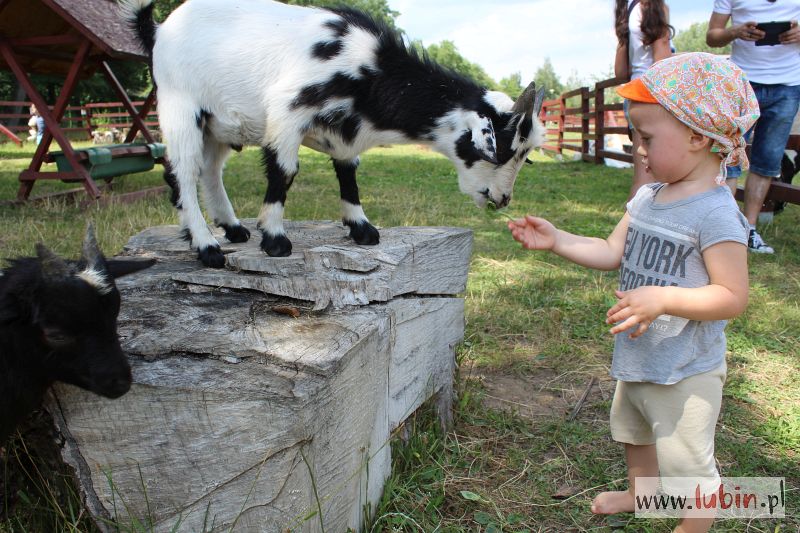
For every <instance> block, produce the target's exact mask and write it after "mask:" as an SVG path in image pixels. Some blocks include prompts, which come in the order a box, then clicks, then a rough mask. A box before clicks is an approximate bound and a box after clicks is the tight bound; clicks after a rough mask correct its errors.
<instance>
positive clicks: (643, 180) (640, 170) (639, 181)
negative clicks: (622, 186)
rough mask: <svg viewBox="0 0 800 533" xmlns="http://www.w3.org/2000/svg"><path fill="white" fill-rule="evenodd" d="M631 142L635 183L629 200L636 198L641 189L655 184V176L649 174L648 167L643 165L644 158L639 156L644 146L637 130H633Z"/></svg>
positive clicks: (632, 184) (632, 185)
mask: <svg viewBox="0 0 800 533" xmlns="http://www.w3.org/2000/svg"><path fill="white" fill-rule="evenodd" d="M631 141H632V142H633V152H631V153H632V154H633V182H632V183H631V190H630V193H629V194H628V200H630V199H631V198H633V197H634V196H636V191H638V190H639V187H641V186H642V185H646V184H648V183H653V182H655V180H654V179H653V176H652V175H651V174H649V173H648V172H647V167H645V165H644V163H642V156H640V155H639V154H638V152H639V146H641V144H642V137H641V135H639V133H638V132H637V131H636V130H633V136H632V137H631Z"/></svg>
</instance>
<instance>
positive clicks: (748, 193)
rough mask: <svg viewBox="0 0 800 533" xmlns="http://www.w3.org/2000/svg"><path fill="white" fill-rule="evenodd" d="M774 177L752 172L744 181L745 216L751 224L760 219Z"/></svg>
mask: <svg viewBox="0 0 800 533" xmlns="http://www.w3.org/2000/svg"><path fill="white" fill-rule="evenodd" d="M771 184H772V178H768V177H766V176H762V175H761V174H756V173H755V172H750V173H749V174H748V175H747V180H746V181H745V182H744V216H745V218H747V221H748V222H749V223H750V224H751V225H755V223H756V222H757V221H758V214H759V213H760V212H761V206H762V205H764V200H765V199H766V197H767V193H768V192H769V187H770V185H771Z"/></svg>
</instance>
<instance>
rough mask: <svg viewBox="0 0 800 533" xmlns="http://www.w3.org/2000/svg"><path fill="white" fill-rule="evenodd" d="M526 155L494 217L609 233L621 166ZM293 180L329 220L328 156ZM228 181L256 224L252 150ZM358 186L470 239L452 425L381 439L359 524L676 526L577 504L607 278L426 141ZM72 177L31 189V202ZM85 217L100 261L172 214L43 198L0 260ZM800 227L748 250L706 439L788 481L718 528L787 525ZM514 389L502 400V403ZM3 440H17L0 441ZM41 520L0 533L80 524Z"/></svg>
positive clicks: (67, 248)
mask: <svg viewBox="0 0 800 533" xmlns="http://www.w3.org/2000/svg"><path fill="white" fill-rule="evenodd" d="M31 155H32V150H31V149H30V148H23V149H18V148H15V147H9V145H0V158H2V160H0V201H2V200H6V199H8V200H10V199H13V198H14V197H15V195H16V188H17V181H16V176H17V174H18V173H19V171H20V170H22V169H23V168H24V167H25V165H26V163H27V160H28V159H29V158H30V156H31ZM534 159H535V162H536V164H534V165H532V166H525V167H524V169H523V171H522V173H521V174H520V177H519V179H518V182H517V185H516V188H515V193H514V200H513V202H512V204H511V206H510V208H509V209H508V210H507V212H508V213H510V214H511V215H514V216H517V215H522V214H524V213H536V214H539V215H541V216H544V217H547V218H549V219H550V220H551V221H553V222H554V223H555V224H556V225H557V226H559V227H562V228H564V229H566V230H568V231H572V232H575V233H583V234H589V235H596V236H605V235H607V234H608V233H609V232H610V231H611V230H612V229H613V227H614V225H615V224H616V223H617V221H618V220H619V218H620V216H621V215H622V213H623V209H624V199H625V197H626V195H627V190H628V187H629V184H630V178H631V175H630V171H629V170H619V169H613V168H608V167H601V166H594V165H589V164H584V163H557V162H554V161H552V160H551V159H549V158H547V157H543V156H536V157H534ZM300 172H301V173H300V175H299V176H298V178H297V180H296V181H295V184H294V185H293V187H292V190H291V191H290V193H289V197H288V204H287V209H286V216H287V218H289V219H294V220H303V219H315V220H337V219H338V218H339V202H338V200H337V198H338V185H337V182H336V179H335V177H334V175H333V172H332V169H331V168H330V163H329V161H328V158H327V157H326V156H323V155H321V154H317V153H315V152H311V151H308V150H303V152H302V153H301V171H300ZM226 175H227V179H226V184H227V188H228V191H229V193H230V196H231V200H232V202H233V204H234V206H235V207H236V210H237V213H238V214H239V215H240V216H241V217H243V218H248V217H255V216H256V215H257V213H258V210H259V208H260V204H261V199H262V198H263V194H264V189H265V180H264V177H263V171H262V169H261V166H260V157H259V153H258V151H257V150H253V149H247V150H245V151H243V152H242V153H241V154H234V156H233V157H232V158H231V159H230V161H229V164H228V168H227V174H226ZM359 178H360V179H359V183H360V185H361V187H360V189H361V192H362V201H363V204H364V208H365V211H366V212H367V214H368V215H369V217H370V219H371V220H372V221H373V222H374V223H377V224H379V225H380V226H384V227H388V226H396V225H452V226H465V227H470V228H472V229H473V231H474V236H475V246H474V253H473V258H472V263H471V268H470V275H469V282H468V286H467V293H466V304H467V310H466V313H467V316H466V319H467V331H466V339H465V342H464V343H463V344H462V345H460V346H459V347H458V349H457V356H458V360H459V365H460V377H459V383H458V389H459V399H458V404H457V408H456V422H455V426H454V428H453V429H452V431H449V432H447V433H444V432H442V431H441V430H440V429H438V427H437V424H436V423H435V417H434V416H433V415H432V414H431V413H430V412H427V411H425V410H423V411H421V412H420V413H418V414H417V415H415V416H414V417H413V418H412V419H411V420H410V421H409V422H408V424H409V425H410V426H412V430H413V431H411V438H410V440H409V441H408V442H407V443H404V442H402V441H397V442H394V443H393V457H394V471H393V474H392V477H391V478H390V479H389V480H388V482H387V485H386V490H385V494H384V497H383V500H382V501H381V504H380V505H379V507H378V509H377V511H376V512H375V513H374V514H373V516H375V517H376V520H375V522H374V525H373V526H372V530H373V531H409V532H410V531H447V532H457V531H486V532H489V531H514V532H522V531H548V532H550V531H552V532H568V531H631V532H632V531H645V532H666V531H669V530H670V527H671V526H672V525H673V524H674V522H671V521H669V520H662V521H655V520H646V521H645V520H636V519H634V518H633V517H631V516H625V515H621V516H617V517H611V518H600V517H593V516H592V515H591V514H590V512H589V503H590V502H591V499H592V497H593V496H594V495H595V494H596V493H597V492H598V491H600V490H606V489H607V488H609V487H619V488H621V487H623V486H624V484H623V483H622V482H621V481H620V480H621V479H622V478H624V476H625V465H624V460H623V455H622V449H621V447H620V446H619V445H617V444H615V443H613V442H612V441H611V439H610V435H609V430H608V409H609V405H610V399H611V396H612V394H613V382H612V381H611V380H610V379H609V378H608V377H607V376H608V368H609V366H610V361H611V356H610V354H611V349H612V344H613V340H612V338H611V336H610V335H609V334H608V332H607V326H606V325H605V323H604V320H603V317H604V316H605V311H606V309H607V308H608V307H609V306H610V304H611V302H612V301H613V288H614V286H615V283H616V275H615V273H599V272H592V271H588V270H586V269H583V268H580V267H577V266H575V265H573V264H571V263H569V262H567V261H564V260H562V259H560V258H558V257H556V256H553V255H549V254H544V253H531V252H525V251H523V250H521V249H520V248H519V246H518V245H516V244H515V243H514V242H513V241H512V239H511V238H510V236H509V234H508V231H507V230H506V229H505V218H504V217H503V216H502V215H501V214H499V213H496V212H492V211H483V210H479V209H477V208H475V207H474V206H473V205H472V204H471V201H470V200H469V198H467V197H466V196H464V195H461V194H460V193H459V192H458V188H457V179H456V174H455V170H454V169H453V167H452V165H451V164H450V163H449V162H448V161H447V160H446V159H444V158H442V157H441V156H439V155H436V154H434V153H433V152H430V151H428V150H424V149H421V148H417V147H396V148H379V149H375V150H372V151H370V152H368V153H367V154H365V155H364V157H363V159H362V165H361V168H360V171H359ZM160 183H161V178H160V173H159V172H156V171H153V172H149V173H145V174H140V175H136V176H128V177H125V178H117V179H115V180H114V187H115V191H120V192H124V191H130V190H136V189H141V188H145V187H150V186H155V185H159V184H160ZM70 187H74V185H72V186H70V185H64V184H60V183H49V184H44V185H36V187H35V188H34V194H43V193H45V192H52V191H54V190H58V189H64V188H70ZM87 218H91V219H93V220H94V221H95V226H96V228H97V233H98V239H99V241H100V244H101V246H102V247H103V249H104V250H105V251H106V253H107V254H108V255H112V254H114V253H117V252H119V251H120V250H121V249H122V246H123V245H124V243H125V242H126V241H127V239H128V237H130V236H131V235H133V234H135V233H136V232H138V231H141V230H142V229H144V228H146V227H149V226H154V225H160V224H174V223H176V221H177V217H176V215H175V213H174V211H173V209H172V207H171V206H170V205H169V202H168V200H167V198H166V195H165V196H164V197H157V198H155V197H154V198H148V199H144V200H141V201H138V202H136V203H133V204H127V205H116V206H113V207H96V206H95V207H89V208H88V209H81V208H80V207H79V206H76V205H74V204H71V203H64V202H55V201H48V202H46V203H43V204H39V205H33V204H31V205H21V206H10V205H3V206H0V224H2V227H3V228H4V230H3V232H2V233H1V234H0V250H2V252H1V255H2V256H3V257H14V256H18V255H30V254H31V253H32V252H33V244H34V243H35V242H37V241H43V242H45V243H47V244H48V245H49V246H50V247H51V248H53V249H54V250H55V251H56V252H58V253H61V254H64V255H66V256H70V257H76V256H77V255H78V254H79V249H80V243H81V239H82V234H83V231H84V227H85V220H86V219H87ZM798 227H800V207H798V206H787V208H786V211H785V212H784V213H782V214H781V215H779V216H777V217H776V219H775V222H774V223H773V224H772V225H771V226H768V227H766V228H764V231H763V232H762V235H763V236H764V238H765V239H766V240H767V242H769V244H770V245H772V246H773V247H774V248H775V249H776V254H775V255H774V256H755V255H751V256H750V274H751V298H750V306H749V308H748V310H747V312H746V313H745V314H744V315H743V316H741V317H739V318H737V319H736V320H734V321H732V323H731V324H730V325H729V327H728V339H729V350H730V353H729V356H728V364H729V377H728V383H727V385H726V389H725V398H724V402H723V413H722V416H721V420H720V422H719V425H718V431H717V458H718V460H719V462H720V465H721V467H722V472H723V475H726V476H782V477H786V478H787V483H788V486H789V489H790V492H788V494H787V496H788V515H787V518H786V519H782V520H771V521H770V520H764V521H754V522H749V523H748V522H744V521H725V522H718V524H717V525H716V527H715V531H731V532H739V531H741V532H744V531H752V532H767V531H769V532H771V533H772V532H775V531H780V532H798V531H800V516H798V509H800V496H798V492H797V488H798V486H800V466H798V463H800V372H798V371H799V370H800V360H799V359H798V357H799V356H800V338H798V335H797V332H798V324H799V323H800V304H799V302H800V234H799V233H798V231H797V228H798ZM592 377H596V378H597V379H598V384H597V385H596V386H595V387H594V388H593V389H592V391H591V393H590V394H589V396H588V400H587V401H586V403H585V404H584V406H583V408H582V409H581V411H580V412H579V414H578V416H577V417H576V418H575V419H574V420H571V421H570V420H568V414H569V411H570V410H571V408H572V406H574V404H575V402H576V401H577V399H578V397H579V396H580V395H581V393H582V392H583V391H584V389H585V387H586V384H587V383H588V382H589V380H590V379H591V378H592ZM498 383H500V384H502V386H498ZM515 387H516V388H517V389H518V394H516V395H512V394H511V392H512V391H513V390H515ZM18 446H20V442H19V441H17V442H16V443H14V444H12V445H11V446H10V447H9V449H10V450H12V451H13V450H15V449H17V448H15V447H18ZM7 456H12V454H10V453H7ZM7 460H10V459H7ZM554 495H555V496H557V497H558V498H560V499H554V498H553V496H554ZM50 501H54V500H53V499H50ZM53 506H55V504H54V505H53ZM44 512H45V511H43V510H41V511H38V512H37V514H41V513H44ZM50 512H51V513H52V514H53V515H54V516H56V518H54V519H53V520H55V522H57V523H59V524H60V525H59V526H58V529H53V528H52V527H51V526H50V525H49V524H52V523H55V522H53V521H51V522H48V526H47V528H46V529H37V527H38V526H37V522H35V521H33V522H31V520H35V519H32V518H31V517H30V515H31V514H32V513H31V512H30V507H26V506H25V505H22V504H21V505H18V508H17V510H16V511H15V513H16V514H15V515H12V516H10V517H8V518H6V519H5V522H0V531H8V532H11V531H13V532H17V531H31V532H35V531H84V530H85V528H88V527H89V526H87V525H85V524H86V521H85V519H84V518H83V517H81V520H79V521H77V522H76V521H73V522H70V518H69V517H70V516H74V515H76V512H75V511H70V512H67V511H64V510H63V505H62V507H61V508H60V510H51V511H50ZM78 514H79V513H78ZM59 517H60V518H59ZM26 520H27V522H26ZM38 523H43V522H38ZM70 524H72V525H70ZM76 524H77V525H76Z"/></svg>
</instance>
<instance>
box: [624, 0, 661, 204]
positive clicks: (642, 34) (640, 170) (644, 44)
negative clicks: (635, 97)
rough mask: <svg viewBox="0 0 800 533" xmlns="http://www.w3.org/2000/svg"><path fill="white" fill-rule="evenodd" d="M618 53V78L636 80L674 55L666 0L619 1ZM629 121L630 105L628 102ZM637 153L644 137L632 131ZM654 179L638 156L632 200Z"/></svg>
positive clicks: (626, 110) (632, 187) (626, 113)
mask: <svg viewBox="0 0 800 533" xmlns="http://www.w3.org/2000/svg"><path fill="white" fill-rule="evenodd" d="M614 18H615V32H616V35H617V53H616V57H615V58H614V76H616V77H618V78H625V79H626V80H634V79H636V78H638V77H640V76H641V75H642V74H644V72H645V71H646V70H647V69H648V68H650V65H652V64H653V63H655V62H656V61H659V60H661V59H664V58H666V57H669V56H671V55H672V44H671V42H670V39H671V38H672V35H673V34H674V33H675V30H674V29H673V27H672V26H670V25H669V7H668V6H667V4H666V2H664V0H616V4H615V7H614ZM624 105H625V118H626V119H627V120H628V124H630V123H631V121H630V118H629V117H628V103H627V101H626V102H625V104H624ZM631 142H632V143H633V152H632V153H633V154H636V151H637V150H638V149H639V146H640V145H641V142H642V140H641V137H640V136H639V134H638V133H637V132H636V131H635V130H634V131H631ZM652 181H653V180H652V178H651V177H650V176H649V175H648V174H647V172H646V171H645V168H644V165H643V164H642V163H641V161H639V158H638V157H635V156H634V158H633V183H632V184H631V191H630V194H629V195H628V199H629V200H630V199H631V198H633V196H634V195H635V194H636V191H638V190H639V187H641V186H642V185H644V184H646V183H652Z"/></svg>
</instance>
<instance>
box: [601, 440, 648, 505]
mask: <svg viewBox="0 0 800 533" xmlns="http://www.w3.org/2000/svg"><path fill="white" fill-rule="evenodd" d="M625 460H626V462H627V463H628V490H623V491H609V492H601V493H600V494H598V495H597V496H596V497H595V499H594V501H593V502H592V512H593V513H595V514H616V513H632V512H633V511H634V494H635V491H636V478H637V477H650V478H654V477H658V459H657V457H656V447H655V445H654V444H647V445H644V446H637V445H635V444H626V445H625ZM640 488H641V487H640ZM640 493H641V491H640Z"/></svg>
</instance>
